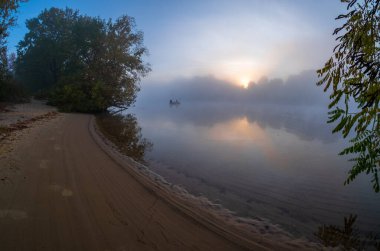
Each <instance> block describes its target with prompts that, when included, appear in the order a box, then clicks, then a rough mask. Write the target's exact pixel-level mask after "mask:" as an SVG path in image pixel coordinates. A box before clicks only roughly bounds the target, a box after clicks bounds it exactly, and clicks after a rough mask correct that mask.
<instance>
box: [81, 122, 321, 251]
mask: <svg viewBox="0 0 380 251" xmlns="http://www.w3.org/2000/svg"><path fill="white" fill-rule="evenodd" d="M88 127H89V130H90V132H91V135H92V136H93V138H94V140H95V141H96V143H97V144H98V145H99V147H100V148H101V149H102V150H103V151H104V152H106V153H107V154H108V155H109V156H110V157H111V158H112V159H113V160H114V161H115V162H117V163H118V164H119V165H120V166H121V167H122V168H123V169H124V170H125V171H126V172H128V173H130V174H132V175H133V176H134V177H135V179H136V180H138V181H139V182H140V183H141V184H142V185H144V186H145V187H146V188H147V189H150V190H151V191H152V192H154V193H156V194H158V195H159V196H160V197H161V198H162V199H164V200H165V201H166V202H167V203H169V204H171V205H172V206H174V207H176V208H178V209H179V210H181V211H182V212H183V213H184V214H185V215H186V216H188V217H190V218H192V219H193V220H195V221H196V222H198V223H199V224H201V225H204V226H205V227H206V228H209V229H211V230H213V231H215V232H217V233H218V234H219V235H221V236H222V237H224V238H226V239H228V240H230V241H232V242H234V243H236V244H239V245H242V246H243V247H244V248H247V249H249V250H252V249H254V250H257V249H260V248H264V249H266V247H267V246H271V245H272V244H273V239H276V241H278V242H280V243H282V244H284V245H283V246H282V245H280V246H281V247H280V246H279V247H277V248H281V249H282V250H292V249H294V248H295V249H302V250H307V249H321V246H320V245H319V244H317V243H313V242H311V241H309V240H306V239H303V238H295V237H293V236H292V235H291V234H290V233H289V232H287V231H285V230H283V229H281V227H279V226H278V225H275V224H273V223H271V222H269V221H267V220H265V219H250V218H245V217H240V216H237V215H235V213H234V212H232V211H230V210H228V209H226V208H224V207H223V206H222V205H220V204H215V203H213V202H211V201H210V200H209V199H208V198H207V197H204V196H195V195H193V194H191V193H189V192H188V191H187V190H186V189H185V188H183V187H181V186H180V185H174V184H171V183H169V182H168V181H166V180H165V178H163V177H162V176H160V175H159V174H157V173H155V172H154V171H152V170H151V169H150V168H149V167H147V166H145V165H144V164H142V163H139V162H138V161H136V160H134V159H132V158H131V157H128V156H127V155H125V154H123V153H121V152H120V151H119V150H118V147H117V146H116V145H115V144H114V143H113V142H112V141H111V140H110V139H108V138H107V136H105V135H104V134H103V133H102V132H101V130H100V129H99V126H98V125H97V122H96V118H95V116H93V117H92V118H91V120H90V122H89V126H88ZM208 217H210V218H208ZM227 229H228V230H227ZM258 244H259V245H258ZM261 245H263V246H261Z"/></svg>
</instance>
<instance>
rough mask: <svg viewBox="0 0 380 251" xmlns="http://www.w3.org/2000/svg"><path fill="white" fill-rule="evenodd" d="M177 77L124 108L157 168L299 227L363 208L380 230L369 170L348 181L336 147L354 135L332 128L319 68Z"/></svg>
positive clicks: (240, 209) (309, 230) (361, 215)
mask: <svg viewBox="0 0 380 251" xmlns="http://www.w3.org/2000/svg"><path fill="white" fill-rule="evenodd" d="M176 83H177V85H175V84H173V83H172V84H171V85H170V84H168V85H163V86H156V87H151V86H149V87H146V89H143V90H142V93H141V95H140V96H139V99H138V102H137V103H136V105H135V107H133V108H132V109H129V110H128V111H127V112H126V114H127V113H131V114H134V116H135V117H136V119H137V123H138V126H140V127H141V128H142V130H141V135H142V137H144V138H146V139H147V140H148V141H149V142H151V143H152V144H153V147H152V149H151V151H147V152H145V161H146V163H147V165H148V166H149V167H150V168H151V169H152V170H153V171H155V172H156V173H158V174H160V175H161V176H163V177H164V178H166V179H167V180H168V181H169V182H171V183H174V184H180V185H182V186H184V187H185V188H186V189H187V190H188V191H189V192H191V193H193V194H196V195H204V196H206V197H208V198H209V199H211V200H212V201H214V202H215V203H220V204H222V205H223V206H224V207H226V208H228V209H230V210H232V211H234V212H236V214H237V215H240V216H245V217H252V218H266V219H269V220H270V221H271V222H272V223H274V224H279V225H281V226H282V227H283V228H285V229H287V230H288V231H290V232H291V233H293V234H295V235H297V236H306V237H308V238H313V234H314V233H315V232H316V230H317V228H318V226H320V225H321V224H341V222H342V221H343V217H344V216H347V215H349V214H357V215H358V226H359V227H360V229H361V230H362V231H366V232H369V231H373V232H380V214H379V213H378V208H379V206H380V199H379V197H378V196H376V194H375V193H374V192H373V191H372V188H371V186H370V177H369V176H365V175H363V176H359V178H357V179H356V180H355V181H354V182H353V183H352V184H350V185H349V186H344V185H343V183H344V180H345V178H346V175H347V171H348V170H349V169H350V167H351V163H349V162H348V161H347V160H348V157H347V156H346V157H342V156H338V153H339V152H340V151H341V150H342V149H343V148H344V147H345V146H346V145H347V143H348V140H347V139H342V137H341V135H339V134H332V133H331V131H332V129H333V126H334V125H329V124H327V123H326V121H327V107H326V106H327V103H328V99H327V98H326V96H327V95H326V94H324V93H323V91H322V90H321V89H318V87H316V86H315V74H314V73H313V72H303V73H301V74H300V75H297V76H293V77H291V78H289V79H288V80H287V81H281V80H268V79H263V80H261V82H260V83H257V84H254V83H251V86H250V88H248V89H245V90H244V89H242V88H239V87H237V86H233V85H231V84H229V83H226V82H223V81H219V80H217V79H215V78H213V77H203V78H194V79H187V80H182V82H181V81H180V82H178V81H177V82H176ZM307 83H310V84H309V85H308V84H307ZM202 88H203V89H202ZM197 94H199V95H198V96H197ZM170 99H179V100H180V102H181V104H180V105H178V106H170V105H169V100H170Z"/></svg>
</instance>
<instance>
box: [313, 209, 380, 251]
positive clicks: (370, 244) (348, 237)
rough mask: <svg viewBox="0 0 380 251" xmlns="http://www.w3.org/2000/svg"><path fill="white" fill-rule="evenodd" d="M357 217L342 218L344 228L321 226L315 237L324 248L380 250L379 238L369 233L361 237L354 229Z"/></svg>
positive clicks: (357, 230)
mask: <svg viewBox="0 0 380 251" xmlns="http://www.w3.org/2000/svg"><path fill="white" fill-rule="evenodd" d="M356 218H357V215H350V216H349V217H344V226H343V227H340V226H336V225H323V226H320V227H318V231H317V232H316V233H315V236H316V237H317V238H318V239H319V240H320V241H321V242H322V244H323V245H324V246H326V247H340V249H342V250H367V248H375V249H376V250H380V237H379V236H377V235H374V234H373V233H370V234H369V235H367V236H362V235H361V234H360V231H359V229H357V228H356V227H355V222H356Z"/></svg>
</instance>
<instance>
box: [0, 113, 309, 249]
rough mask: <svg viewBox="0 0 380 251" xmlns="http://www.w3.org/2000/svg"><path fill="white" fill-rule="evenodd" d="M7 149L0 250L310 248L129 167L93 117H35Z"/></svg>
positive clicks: (0, 160) (2, 155)
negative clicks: (226, 218) (198, 202)
mask: <svg viewBox="0 0 380 251" xmlns="http://www.w3.org/2000/svg"><path fill="white" fill-rule="evenodd" d="M1 147H2V151H1V152H0V178H1V179H0V249H1V250H294V249H305V246H302V244H299V243H297V242H290V241H288V242H286V241H281V239H268V238H266V237H264V236H260V235H258V234H257V233H254V234H250V233H249V232H247V231H245V230H243V229H241V230H240V229H239V227H237V226H231V224H227V223H226V222H223V221H220V220H219V219H218V218H214V217H212V215H211V214H208V213H207V212H205V211H204V210H201V209H198V208H195V207H192V206H191V204H187V203H186V202H185V201H184V200H183V201H182V200H180V199H178V198H177V197H176V196H174V195H173V194H171V193H170V192H168V191H167V190H165V189H162V188H161V187H160V186H159V185H157V184H154V182H152V180H150V179H148V178H146V177H144V175H142V174H141V173H139V172H137V171H135V170H134V168H132V167H131V168H128V165H130V163H127V162H125V161H124V162H123V160H122V159H121V158H120V159H118V157H117V155H116V154H114V151H112V150H109V151H105V149H106V148H107V146H106V145H105V144H103V143H102V140H101V137H99V135H97V134H96V132H95V130H94V123H93V117H92V116H91V115H83V114H60V115H58V116H57V117H56V118H54V119H50V120H46V121H39V122H36V125H34V126H33V127H32V128H28V129H26V130H24V131H23V132H20V133H19V134H18V135H13V136H11V137H10V138H8V139H7V140H5V141H4V140H3V141H2V142H1Z"/></svg>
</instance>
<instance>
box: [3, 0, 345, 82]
mask: <svg viewBox="0 0 380 251" xmlns="http://www.w3.org/2000/svg"><path fill="white" fill-rule="evenodd" d="M66 6H67V7H70V8H73V9H77V10H79V11H80V13H81V14H86V15H90V16H100V17H101V18H105V19H108V18H113V19H115V18H117V17H119V16H121V15H123V14H127V15H129V16H132V17H134V18H135V20H136V24H137V29H139V30H141V31H143V33H144V44H145V46H146V47H147V48H148V50H149V56H147V57H146V61H147V62H148V63H150V64H151V68H152V72H150V73H149V75H148V76H147V77H146V78H145V79H144V80H142V84H147V85H149V84H152V83H154V84H162V83H168V82H170V83H178V84H180V83H181V80H184V79H187V80H186V81H187V82H189V79H199V78H206V79H207V78H214V79H216V80H219V81H221V82H223V83H224V82H228V83H231V84H233V85H235V86H239V87H243V88H244V87H248V85H253V83H260V82H263V81H262V80H263V79H266V78H269V79H278V78H279V79H282V80H284V81H286V80H287V79H288V78H289V77H291V76H294V75H297V74H300V73H302V72H304V71H306V70H314V71H315V70H316V69H318V68H320V67H321V66H323V64H324V62H325V61H326V60H327V59H328V58H329V56H330V55H331V52H332V49H333V47H334V45H335V41H334V37H333V36H332V32H333V30H334V28H335V27H337V25H338V23H337V21H336V20H334V18H335V17H336V16H337V15H338V14H341V13H343V12H344V11H345V6H344V5H343V4H342V3H340V1H339V0H318V1H316V0H265V1H264V0H191V1H186V0H165V1H159V0H128V1H125V0H108V1H104V0H30V1H29V2H27V3H23V4H22V6H21V8H20V9H19V13H18V24H17V26H16V27H14V28H13V29H12V30H11V36H10V38H9V39H8V42H9V49H10V51H15V50H16V49H15V48H16V45H17V43H18V41H20V40H21V39H22V38H23V36H24V34H25V33H26V31H27V30H26V28H25V20H26V19H29V18H33V17H36V16H37V15H38V14H39V13H40V12H41V11H42V10H43V9H45V8H50V7H60V8H64V7H66ZM176 80H178V81H176ZM264 82H265V81H264Z"/></svg>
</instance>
